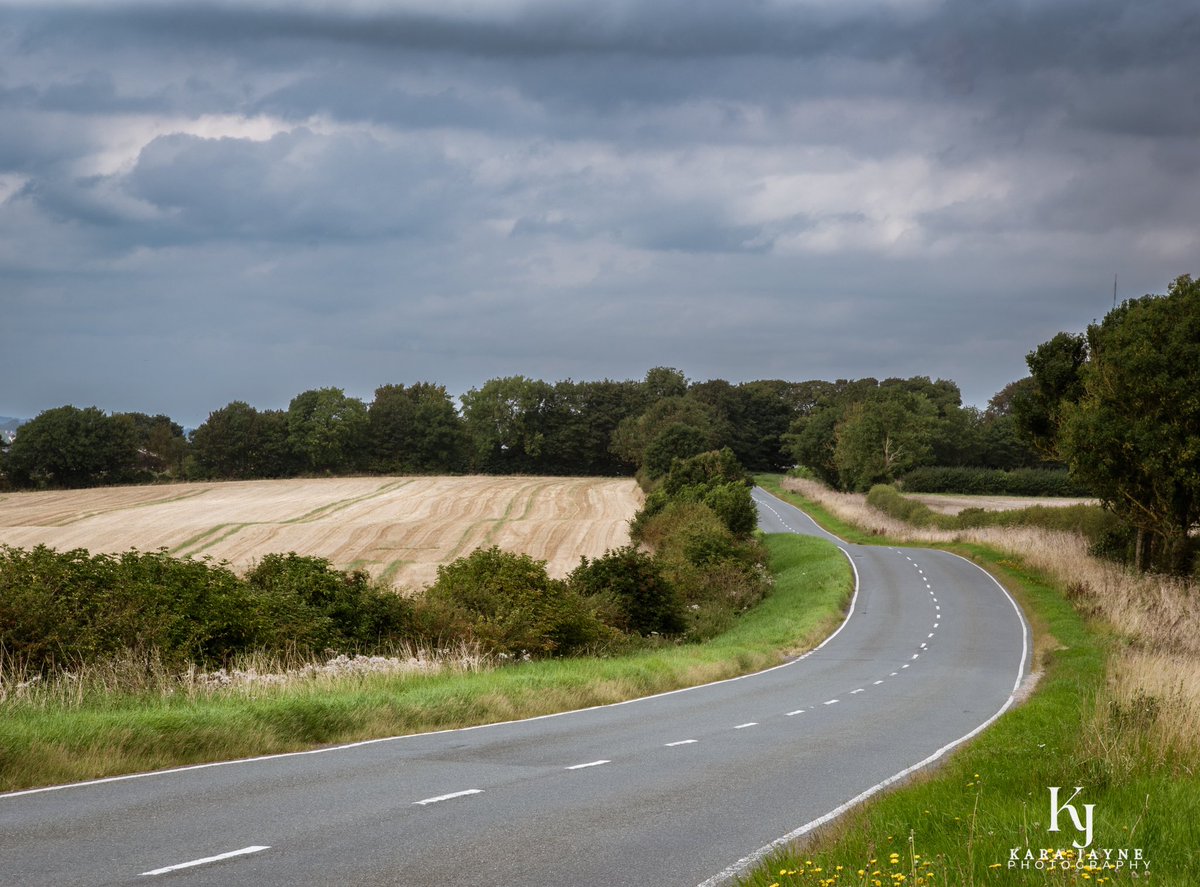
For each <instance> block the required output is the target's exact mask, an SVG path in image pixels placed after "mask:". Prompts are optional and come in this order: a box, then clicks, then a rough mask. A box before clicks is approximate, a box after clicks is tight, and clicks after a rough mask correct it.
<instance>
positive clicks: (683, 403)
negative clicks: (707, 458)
mask: <svg viewBox="0 0 1200 887" xmlns="http://www.w3.org/2000/svg"><path fill="white" fill-rule="evenodd" d="M677 426H678V427H683V428H688V429H691V430H692V432H694V434H692V437H694V439H695V440H696V441H697V442H698V443H697V446H698V447H699V448H698V449H697V448H696V447H693V446H690V445H689V446H681V445H682V444H683V443H684V438H683V435H684V433H683V432H681V431H679V430H678V428H677ZM673 428H675V429H676V430H674V431H671V432H670V434H668V433H667V432H668V431H669V430H670V429H673ZM727 439H728V426H727V425H726V424H725V422H724V421H723V420H722V419H721V418H720V416H719V415H718V414H717V411H716V410H714V409H713V408H712V407H711V406H709V405H708V404H706V403H702V402H701V401H699V400H696V399H695V398H692V397H668V398H664V399H662V400H657V401H655V402H653V403H652V404H650V406H649V407H647V409H646V410H645V412H643V413H641V414H639V415H637V416H631V417H629V418H628V419H626V420H625V421H623V422H622V423H621V424H620V425H619V426H618V427H617V430H616V431H615V432H614V434H613V438H612V450H613V452H614V453H616V454H617V455H618V456H619V457H620V458H622V459H623V460H625V461H626V462H629V463H631V464H633V465H636V466H638V467H639V468H640V467H642V466H644V465H646V463H647V460H648V453H649V451H650V449H651V446H652V445H653V446H654V447H655V451H656V469H655V470H657V471H658V472H659V473H662V472H665V471H666V470H667V469H668V468H670V467H671V459H672V458H673V457H676V456H678V457H684V456H691V455H694V454H695V453H702V452H704V451H705V450H713V449H717V448H718V447H720V446H721V445H722V442H723V441H725V440H727ZM656 441H658V443H657V444H655V442H656ZM686 450H691V452H687V451H686ZM659 457H661V458H659ZM664 460H665V461H664ZM655 476H657V475H655Z"/></svg>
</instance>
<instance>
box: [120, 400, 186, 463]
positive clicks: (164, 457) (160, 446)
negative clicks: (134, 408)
mask: <svg viewBox="0 0 1200 887" xmlns="http://www.w3.org/2000/svg"><path fill="white" fill-rule="evenodd" d="M122 415H124V416H127V417H128V418H129V421H130V422H132V423H133V428H134V433H135V434H136V435H137V445H138V467H139V468H140V469H141V470H142V471H144V472H147V473H149V474H151V475H159V474H167V475H170V476H173V477H179V476H180V475H181V474H182V472H183V460H184V457H185V456H186V455H187V451H188V441H187V438H186V437H185V436H184V433H183V426H181V425H180V424H179V423H177V422H174V421H172V419H171V418H170V417H169V416H163V415H158V416H149V415H147V414H146V413H123V414H122Z"/></svg>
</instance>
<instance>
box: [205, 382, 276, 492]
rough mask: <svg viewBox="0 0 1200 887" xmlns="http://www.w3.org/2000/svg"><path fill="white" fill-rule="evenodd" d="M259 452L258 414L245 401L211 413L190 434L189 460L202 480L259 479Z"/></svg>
mask: <svg viewBox="0 0 1200 887" xmlns="http://www.w3.org/2000/svg"><path fill="white" fill-rule="evenodd" d="M262 450H263V439H262V426H261V422H260V420H259V412H258V410H256V409H255V408H254V407H252V406H250V404H248V403H246V402H245V401H241V400H235V401H232V402H231V403H228V404H226V405H225V406H223V407H221V408H220V409H219V410H213V411H212V412H211V413H209V414H208V418H207V419H205V420H204V422H203V423H201V425H200V427H199V428H197V429H196V430H195V431H193V432H192V458H193V459H194V460H195V463H196V468H197V470H198V471H199V473H200V475H201V476H202V477H209V478H222V479H239V478H248V477H260V476H262V474H261V470H262Z"/></svg>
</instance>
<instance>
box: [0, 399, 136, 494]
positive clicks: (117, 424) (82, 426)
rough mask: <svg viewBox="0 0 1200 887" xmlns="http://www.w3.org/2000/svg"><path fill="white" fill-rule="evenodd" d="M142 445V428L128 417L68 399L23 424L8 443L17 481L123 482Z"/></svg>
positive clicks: (64, 484) (83, 484) (11, 468)
mask: <svg viewBox="0 0 1200 887" xmlns="http://www.w3.org/2000/svg"><path fill="white" fill-rule="evenodd" d="M137 449H138V448H137V432H136V430H135V428H134V425H133V422H132V421H131V420H130V419H129V418H128V417H126V416H109V415H107V414H105V413H104V412H102V411H101V410H99V409H97V408H96V407H87V408H86V409H82V410H81V409H79V408H78V407H74V406H70V405H67V406H62V407H57V408H55V409H51V410H46V411H45V412H43V413H41V414H40V415H38V416H37V418H35V419H31V420H30V421H29V422H26V423H25V424H24V425H22V426H21V430H20V433H18V434H17V437H16V439H15V440H14V441H13V442H12V445H11V446H10V447H9V453H8V458H7V470H8V473H9V477H10V479H11V480H12V482H13V484H14V486H44V487H90V486H97V485H100V484H116V483H123V482H126V481H128V480H130V479H131V478H132V475H133V472H134V470H135V468H136V466H137Z"/></svg>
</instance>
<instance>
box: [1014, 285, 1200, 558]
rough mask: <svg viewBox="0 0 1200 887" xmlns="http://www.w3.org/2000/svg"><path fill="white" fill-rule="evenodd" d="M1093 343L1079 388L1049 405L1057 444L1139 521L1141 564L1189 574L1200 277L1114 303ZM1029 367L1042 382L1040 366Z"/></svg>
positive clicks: (1196, 519)
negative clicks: (1054, 419) (1163, 291)
mask: <svg viewBox="0 0 1200 887" xmlns="http://www.w3.org/2000/svg"><path fill="white" fill-rule="evenodd" d="M1057 339H1058V337H1056V340H1057ZM1051 341H1052V342H1053V341H1055V340H1051ZM1047 344H1050V343H1047ZM1043 347H1045V346H1043ZM1087 351H1088V355H1089V358H1088V360H1087V362H1086V363H1085V364H1083V365H1082V366H1081V367H1080V370H1079V373H1078V388H1077V389H1073V391H1074V393H1076V394H1078V396H1077V397H1075V398H1072V397H1070V396H1069V394H1070V393H1071V392H1070V391H1069V392H1068V396H1065V397H1064V399H1063V401H1061V402H1060V403H1059V404H1057V405H1054V409H1052V410H1051V411H1050V413H1051V415H1057V416H1058V417H1059V422H1058V426H1057V430H1058V432H1059V434H1058V436H1057V438H1056V439H1057V443H1058V450H1059V452H1060V453H1061V455H1062V457H1063V458H1065V459H1066V461H1067V463H1068V464H1069V465H1070V468H1071V471H1072V473H1073V474H1074V475H1075V476H1076V477H1077V478H1079V479H1080V480H1081V481H1083V483H1085V484H1086V485H1087V486H1089V487H1090V488H1091V489H1093V490H1094V491H1095V492H1096V494H1097V495H1098V496H1100V498H1101V499H1102V500H1103V501H1104V502H1105V504H1106V505H1108V506H1109V507H1110V508H1111V509H1112V510H1114V511H1115V512H1116V513H1118V514H1120V515H1122V516H1123V517H1124V518H1125V520H1126V521H1128V522H1129V523H1130V524H1132V525H1133V526H1134V527H1136V528H1137V529H1138V531H1139V542H1140V543H1141V544H1139V545H1138V554H1137V558H1136V559H1137V561H1138V565H1139V566H1142V565H1143V564H1145V563H1153V564H1155V565H1158V566H1160V567H1162V568H1165V569H1168V570H1171V571H1175V572H1183V571H1185V570H1187V569H1188V568H1189V566H1190V563H1191V560H1192V558H1193V556H1194V552H1195V548H1196V540H1195V539H1193V538H1191V536H1190V535H1189V534H1190V533H1191V531H1192V530H1193V529H1195V528H1196V527H1197V525H1198V524H1200V281H1194V280H1192V278H1191V277H1190V276H1189V275H1184V276H1182V277H1179V278H1177V279H1176V280H1175V281H1174V282H1173V283H1172V284H1171V286H1170V288H1169V289H1168V291H1167V295H1166V296H1155V295H1148V296H1145V297H1143V298H1141V299H1134V300H1129V301H1127V302H1125V303H1124V304H1122V305H1120V306H1119V307H1117V308H1114V309H1113V310H1112V311H1110V312H1109V313H1108V315H1107V316H1106V317H1105V318H1104V320H1103V321H1102V322H1101V323H1099V324H1092V325H1091V326H1089V327H1088V330H1087ZM1039 352H1040V349H1039ZM1039 352H1035V354H1038V353H1039ZM1030 370H1031V371H1032V372H1033V374H1034V379H1035V381H1037V380H1039V375H1040V374H1041V373H1042V369H1041V367H1040V365H1039V364H1038V363H1036V362H1035V361H1032V360H1031V361H1030ZM1147 537H1148V539H1147ZM1145 541H1149V543H1150V545H1149V546H1146V545H1145V544H1144V542H1145ZM1147 548H1149V550H1147Z"/></svg>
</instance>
